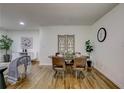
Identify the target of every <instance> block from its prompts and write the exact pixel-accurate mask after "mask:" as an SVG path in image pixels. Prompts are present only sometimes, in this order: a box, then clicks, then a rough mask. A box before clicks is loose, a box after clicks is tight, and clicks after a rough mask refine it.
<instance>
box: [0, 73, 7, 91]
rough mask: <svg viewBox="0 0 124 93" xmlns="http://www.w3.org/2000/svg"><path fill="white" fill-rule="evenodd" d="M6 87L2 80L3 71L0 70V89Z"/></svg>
mask: <svg viewBox="0 0 124 93" xmlns="http://www.w3.org/2000/svg"><path fill="white" fill-rule="evenodd" d="M5 88H6V83H5V80H4V75H3V72H0V89H5Z"/></svg>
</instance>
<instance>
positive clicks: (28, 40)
mask: <svg viewBox="0 0 124 93" xmlns="http://www.w3.org/2000/svg"><path fill="white" fill-rule="evenodd" d="M21 48H22V49H32V48H33V38H32V37H21Z"/></svg>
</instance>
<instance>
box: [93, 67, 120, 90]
mask: <svg viewBox="0 0 124 93" xmlns="http://www.w3.org/2000/svg"><path fill="white" fill-rule="evenodd" d="M93 69H94V70H96V71H97V73H98V74H99V76H100V78H101V79H102V80H104V82H106V84H107V85H108V86H109V85H111V86H113V88H115V89H120V88H119V87H118V86H117V85H116V84H115V83H114V82H112V81H111V80H110V79H109V78H107V77H106V76H105V75H104V74H103V73H102V72H100V71H99V70H98V69H96V68H93ZM106 80H107V81H109V82H107V81H106Z"/></svg>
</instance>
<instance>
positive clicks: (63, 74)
mask: <svg viewBox="0 0 124 93" xmlns="http://www.w3.org/2000/svg"><path fill="white" fill-rule="evenodd" d="M64 78H65V71H63V79H64Z"/></svg>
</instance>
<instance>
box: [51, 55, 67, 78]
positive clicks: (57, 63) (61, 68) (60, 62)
mask: <svg viewBox="0 0 124 93" xmlns="http://www.w3.org/2000/svg"><path fill="white" fill-rule="evenodd" d="M52 66H53V70H54V71H55V74H54V77H55V76H56V74H57V73H58V72H60V73H62V74H63V78H64V76H65V60H64V57H59V56H52Z"/></svg>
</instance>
